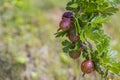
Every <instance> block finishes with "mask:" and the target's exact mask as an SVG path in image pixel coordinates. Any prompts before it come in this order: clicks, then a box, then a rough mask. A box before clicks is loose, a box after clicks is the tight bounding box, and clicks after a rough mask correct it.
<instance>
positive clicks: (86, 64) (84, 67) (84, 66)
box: [81, 60, 94, 74]
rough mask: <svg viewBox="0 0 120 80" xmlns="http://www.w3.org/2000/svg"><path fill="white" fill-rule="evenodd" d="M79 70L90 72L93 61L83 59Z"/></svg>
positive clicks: (92, 69) (92, 68)
mask: <svg viewBox="0 0 120 80" xmlns="http://www.w3.org/2000/svg"><path fill="white" fill-rule="evenodd" d="M81 70H82V72H83V73H87V74H88V73H91V72H92V71H94V63H93V61H92V60H85V61H83V62H82V64H81Z"/></svg>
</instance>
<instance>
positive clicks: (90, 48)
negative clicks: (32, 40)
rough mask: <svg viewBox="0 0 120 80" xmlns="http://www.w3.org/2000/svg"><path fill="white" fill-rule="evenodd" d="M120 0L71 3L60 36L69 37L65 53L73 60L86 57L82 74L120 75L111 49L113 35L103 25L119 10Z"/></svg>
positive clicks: (84, 0) (90, 0)
mask: <svg viewBox="0 0 120 80" xmlns="http://www.w3.org/2000/svg"><path fill="white" fill-rule="evenodd" d="M119 2H120V1H119V0H71V1H69V2H68V4H67V7H66V12H64V13H63V15H62V18H61V22H60V24H59V29H58V30H57V33H56V34H55V35H56V37H65V40H63V41H62V45H63V46H64V47H63V51H64V52H65V53H68V54H69V56H70V57H71V58H72V59H77V58H79V57H80V55H82V56H81V57H83V59H85V61H83V62H82V63H81V71H82V72H83V73H84V74H88V73H91V72H92V71H97V72H98V73H99V74H100V75H102V76H103V77H104V78H106V77H107V75H108V73H113V74H116V75H118V76H120V62H118V61H117V60H116V55H115V54H116V53H115V51H114V50H111V48H110V40H111V38H110V36H109V35H108V34H106V33H105V32H104V30H103V23H106V22H108V21H109V17H110V16H111V15H113V14H114V13H116V12H117V11H118V8H117V4H118V3H119Z"/></svg>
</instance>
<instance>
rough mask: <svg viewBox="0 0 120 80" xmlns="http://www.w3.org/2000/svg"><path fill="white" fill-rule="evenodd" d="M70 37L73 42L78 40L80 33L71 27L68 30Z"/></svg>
mask: <svg viewBox="0 0 120 80" xmlns="http://www.w3.org/2000/svg"><path fill="white" fill-rule="evenodd" d="M68 38H69V40H70V41H71V42H73V43H75V42H77V41H78V40H79V39H80V37H79V35H76V34H75V30H74V29H70V30H69V31H68Z"/></svg>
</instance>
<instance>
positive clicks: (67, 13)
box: [62, 12, 74, 19]
mask: <svg viewBox="0 0 120 80" xmlns="http://www.w3.org/2000/svg"><path fill="white" fill-rule="evenodd" d="M73 16H74V14H73V13H72V12H65V13H64V14H63V16H62V19H64V18H69V19H72V18H73Z"/></svg>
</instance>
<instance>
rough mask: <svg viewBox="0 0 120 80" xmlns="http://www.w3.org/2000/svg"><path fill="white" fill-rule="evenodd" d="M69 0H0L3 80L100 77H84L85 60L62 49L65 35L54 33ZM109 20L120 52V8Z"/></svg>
mask: <svg viewBox="0 0 120 80" xmlns="http://www.w3.org/2000/svg"><path fill="white" fill-rule="evenodd" d="M68 1H69V0H0V80H88V79H89V80H100V79H101V76H99V75H98V74H97V73H96V72H93V73H91V74H89V75H86V78H85V79H83V78H82V72H81V70H80V63H81V61H82V59H78V60H72V59H70V58H69V56H68V55H67V54H64V53H63V52H62V45H61V40H62V38H59V39H58V38H55V36H54V33H56V30H57V29H58V27H59V21H60V20H61V15H62V13H63V12H64V11H65V6H66V4H67V2H68ZM118 7H119V6H118ZM110 19H111V20H110V22H109V23H106V24H105V25H104V28H105V31H106V33H108V34H109V35H110V36H111V37H112V40H111V48H112V49H115V50H116V51H117V52H118V53H120V45H119V44H120V37H119V34H120V11H119V12H117V13H116V14H115V15H113V16H112V17H111V18H110ZM117 56H118V60H119V61H120V59H119V57H120V54H118V55H117ZM109 77H110V78H111V80H112V78H114V79H113V80H120V79H119V78H117V76H114V75H113V74H110V76H109ZM109 80H110V79H109Z"/></svg>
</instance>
